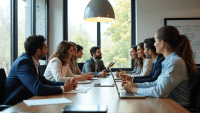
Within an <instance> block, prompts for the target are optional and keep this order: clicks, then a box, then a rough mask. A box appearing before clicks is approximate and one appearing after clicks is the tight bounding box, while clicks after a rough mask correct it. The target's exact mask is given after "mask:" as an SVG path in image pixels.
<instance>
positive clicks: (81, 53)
mask: <svg viewBox="0 0 200 113" xmlns="http://www.w3.org/2000/svg"><path fill="white" fill-rule="evenodd" d="M82 55H83V49H81V50H80V51H79V52H78V53H77V56H78V58H82Z"/></svg>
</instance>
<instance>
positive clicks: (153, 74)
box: [133, 54, 165, 83]
mask: <svg viewBox="0 0 200 113" xmlns="http://www.w3.org/2000/svg"><path fill="white" fill-rule="evenodd" d="M164 60H165V58H164V56H163V55H162V54H159V55H158V58H157V62H155V63H152V69H151V71H150V73H149V75H147V76H141V77H134V79H133V82H134V83H144V82H153V81H155V80H157V78H158V76H159V75H160V74H161V71H162V65H161V63H162V62H163V61H164Z"/></svg>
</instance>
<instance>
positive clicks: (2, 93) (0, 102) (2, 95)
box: [0, 68, 10, 111]
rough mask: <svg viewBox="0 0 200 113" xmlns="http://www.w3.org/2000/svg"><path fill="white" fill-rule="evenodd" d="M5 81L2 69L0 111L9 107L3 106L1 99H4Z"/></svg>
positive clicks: (0, 75) (0, 71)
mask: <svg viewBox="0 0 200 113" xmlns="http://www.w3.org/2000/svg"><path fill="white" fill-rule="evenodd" d="M5 81H6V73H5V70H4V69H3V68H1V69H0V91H1V93H0V111H2V110H4V109H6V108H8V107H10V106H9V105H3V97H4V86H5Z"/></svg>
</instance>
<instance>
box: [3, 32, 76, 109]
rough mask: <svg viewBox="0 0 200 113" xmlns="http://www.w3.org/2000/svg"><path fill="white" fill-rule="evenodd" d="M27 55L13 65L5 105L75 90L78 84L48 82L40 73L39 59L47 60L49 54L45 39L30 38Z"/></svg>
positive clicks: (73, 82)
mask: <svg viewBox="0 0 200 113" xmlns="http://www.w3.org/2000/svg"><path fill="white" fill-rule="evenodd" d="M24 48H25V53H23V54H22V55H21V56H20V57H18V58H17V59H16V60H15V62H14V63H13V65H12V67H11V69H10V72H9V75H8V77H7V79H6V82H5V90H4V104H6V105H14V104H17V103H19V102H22V101H23V100H26V99H28V98H30V97H32V96H34V95H37V96H40V95H53V94H60V93H62V92H67V91H71V90H73V89H75V88H76V87H77V82H76V81H75V80H74V79H68V80H67V81H66V82H53V81H48V80H46V79H45V78H44V76H43V75H41V74H40V72H39V69H38V67H39V65H40V64H39V59H42V60H45V59H46V54H47V53H48V49H47V45H46V43H45V38H44V37H43V36H41V35H32V36H29V37H28V38H27V39H26V41H25V42H24Z"/></svg>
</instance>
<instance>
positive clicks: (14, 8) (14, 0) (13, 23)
mask: <svg viewBox="0 0 200 113" xmlns="http://www.w3.org/2000/svg"><path fill="white" fill-rule="evenodd" d="M30 2H31V4H30V5H31V12H30V14H31V35H36V0H31V1H30ZM45 6H46V7H45V13H46V14H45V26H46V27H45V35H46V37H45V38H46V39H47V47H48V49H49V0H45ZM10 29H11V32H10V37H11V45H10V46H11V56H10V58H11V61H10V62H11V64H10V65H11V66H12V64H13V63H14V61H15V60H16V59H17V58H18V0H10ZM48 57H49V54H47V59H46V62H45V64H47V62H48Z"/></svg>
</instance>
